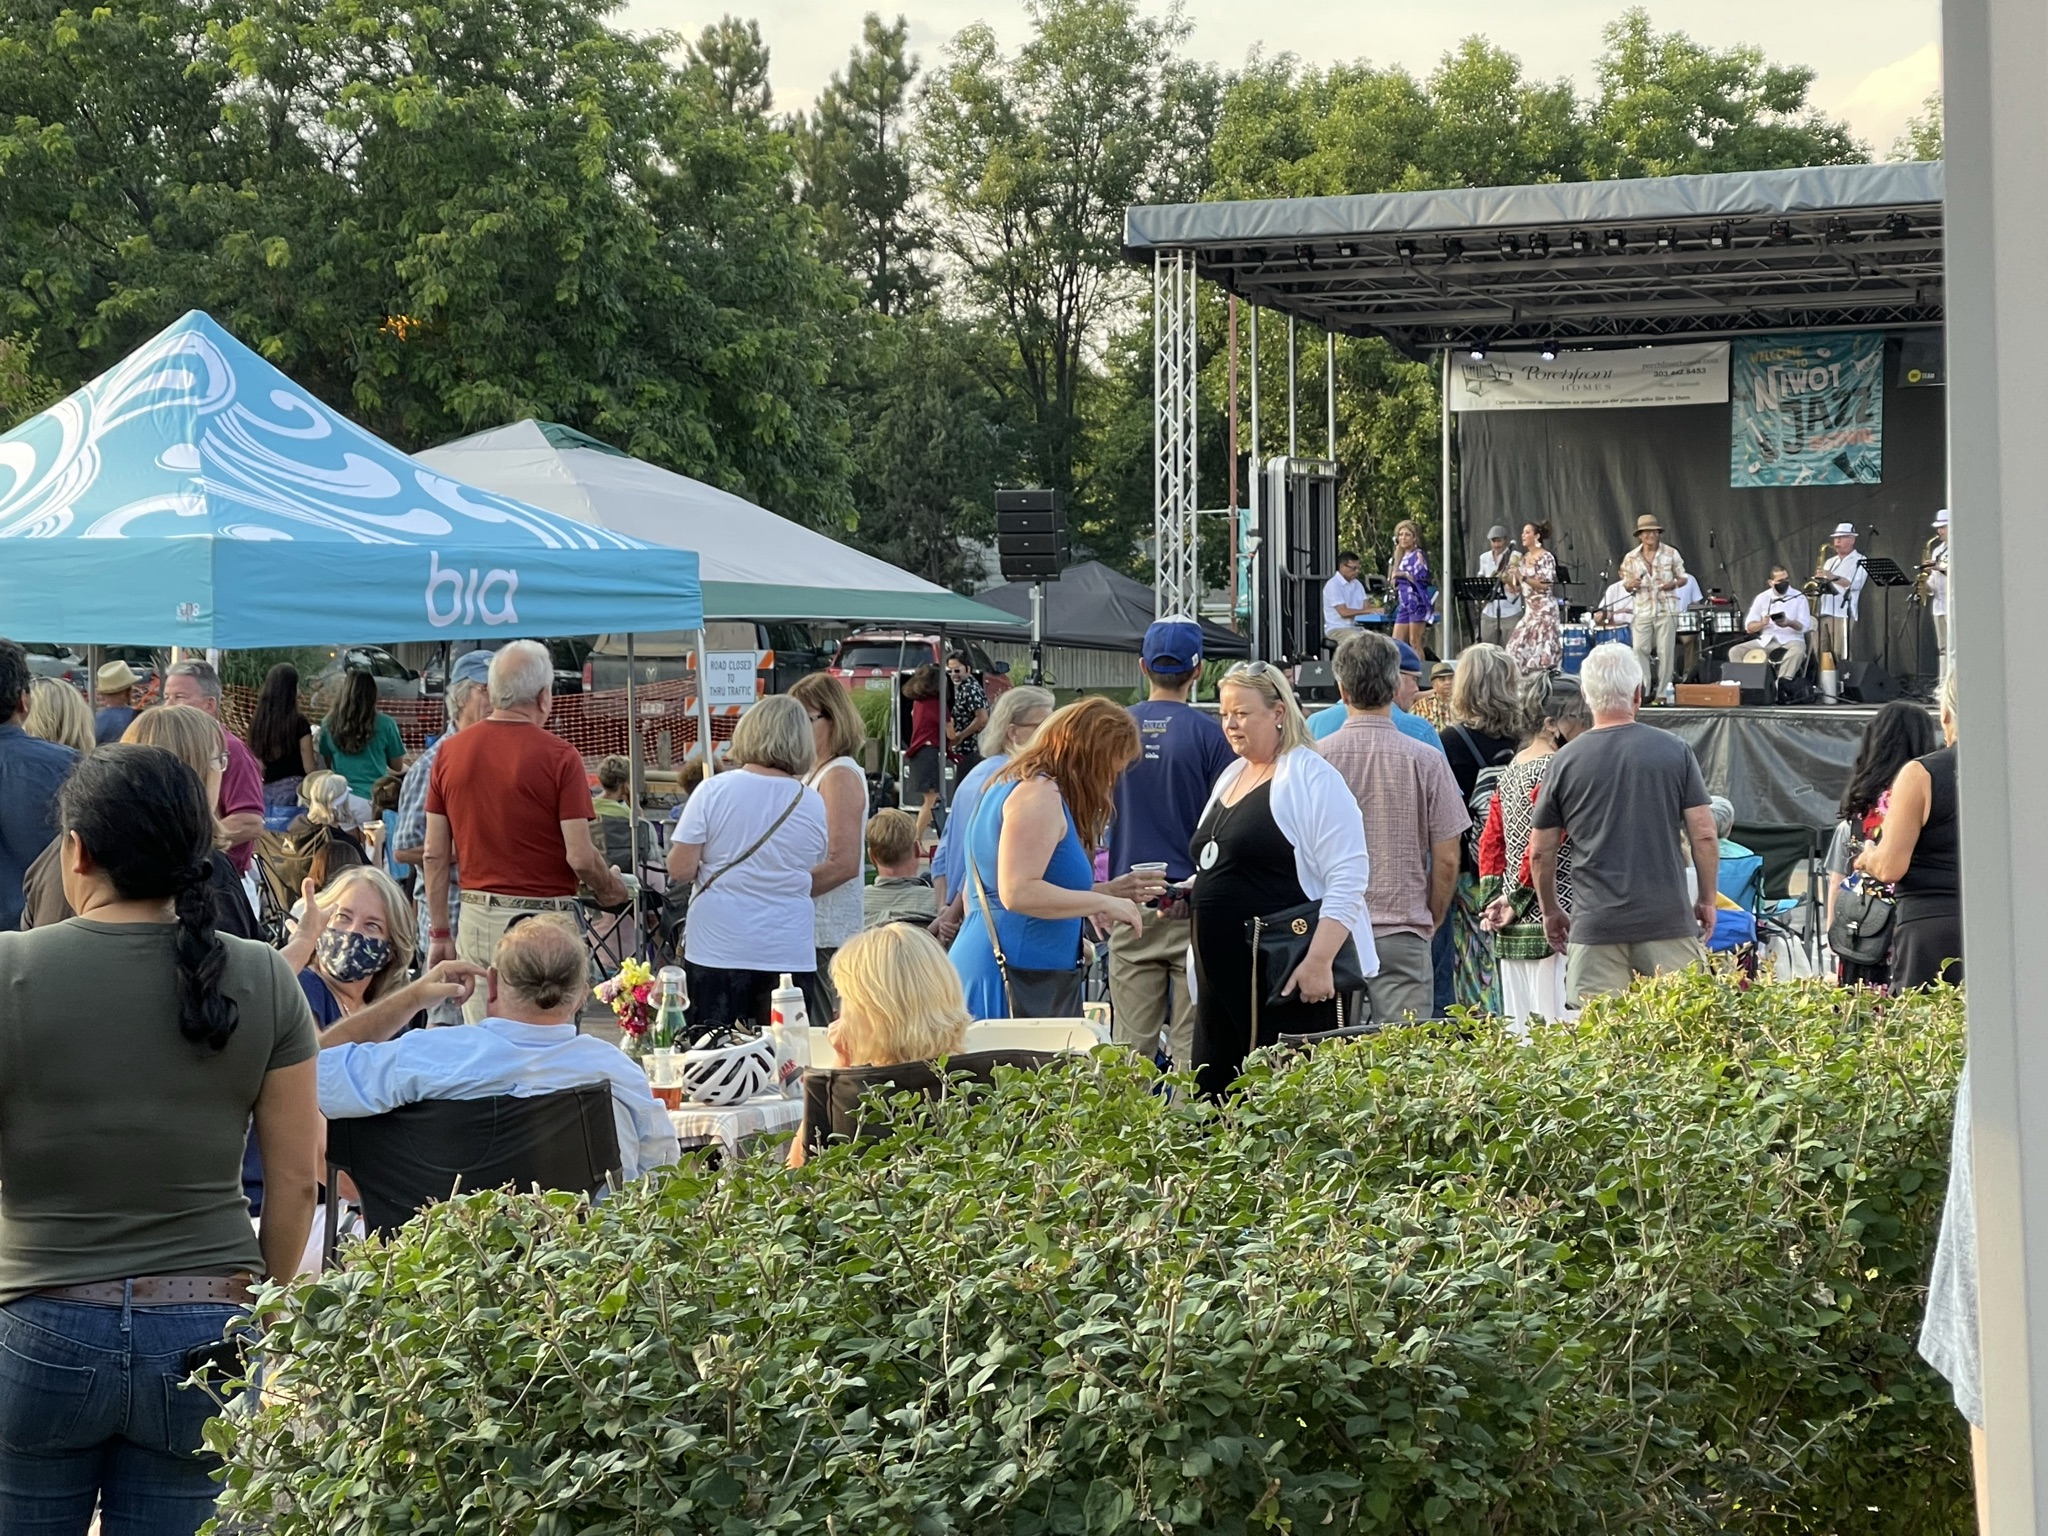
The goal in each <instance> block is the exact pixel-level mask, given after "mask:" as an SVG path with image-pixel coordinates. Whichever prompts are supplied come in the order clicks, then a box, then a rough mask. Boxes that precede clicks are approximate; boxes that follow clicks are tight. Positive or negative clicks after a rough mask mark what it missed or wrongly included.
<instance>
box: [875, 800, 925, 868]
mask: <svg viewBox="0 0 2048 1536" xmlns="http://www.w3.org/2000/svg"><path fill="white" fill-rule="evenodd" d="M867 842H868V859H869V861H870V862H871V863H874V864H878V865H880V864H901V863H902V862H903V861H904V860H905V859H907V858H909V857H910V856H911V855H912V854H914V853H916V852H917V822H916V820H915V819H914V818H912V817H911V816H909V815H908V814H907V813H905V812H903V811H899V810H897V809H896V807H895V806H893V805H885V806H883V807H882V809H881V810H879V811H877V812H875V814H874V815H872V816H870V817H869V818H868V837H867Z"/></svg>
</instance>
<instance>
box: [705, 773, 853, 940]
mask: <svg viewBox="0 0 2048 1536" xmlns="http://www.w3.org/2000/svg"><path fill="white" fill-rule="evenodd" d="M792 797H794V798H795V799H796V801H797V807H796V809H795V810H794V811H791V812H790V815H789V819H788V820H786V821H784V822H783V823H782V825H781V826H779V827H776V828H775V835H774V836H772V837H770V838H769V839H768V841H767V842H765V843H763V844H762V845H761V847H760V849H759V850H758V851H757V852H756V853H755V854H754V855H753V857H751V858H749V859H748V860H747V861H746V862H745V863H744V864H741V865H739V866H738V867H737V868H732V869H727V866H728V865H731V864H732V862H733V861H734V860H735V859H737V858H738V857H739V856H740V855H741V854H743V853H745V852H746V851H747V850H748V849H749V848H752V847H753V846H754V843H755V840H756V839H758V838H759V837H760V836H761V834H762V833H764V832H766V831H767V830H768V828H769V827H770V826H773V825H774V822H775V819H776V818H777V817H778V816H780V815H782V813H783V812H784V811H785V810H788V808H789V803H790V800H791V799H792ZM675 841H677V842H679V843H702V844H703V845H704V855H703V860H702V862H701V863H700V864H699V866H698V869H697V889H696V890H695V891H694V892H693V893H692V894H691V897H690V913H689V918H688V920H687V922H686V923H685V926H684V929H683V955H684V958H686V959H687V960H689V961H690V962H691V963H692V964H693V965H708V966H716V967H718V968H719V969H720V970H730V971H811V970H816V969H817V966H818V944H817V936H816V925H817V918H816V915H815V913H814V911H813V908H812V903H811V870H812V869H813V868H814V867H815V866H817V865H819V864H822V863H824V861H825V854H826V851H827V849H828V848H829V846H830V843H829V840H828V838H827V836H826V832H825V802H824V801H823V800H820V799H819V798H818V792H817V791H816V790H815V789H812V788H810V787H809V786H808V785H804V784H800V783H798V782H797V781H796V780H794V779H786V778H783V777H781V776H779V775H772V774H765V773H752V772H749V771H748V770H747V769H744V768H737V769H733V770H731V771H730V772H726V773H720V774H714V775H713V776H712V777H711V778H710V779H708V780H706V781H705V782H704V783H703V784H702V785H700V786H699V787H698V789H697V791H696V792H695V793H694V794H692V795H691V796H690V798H689V800H688V801H687V802H686V803H685V804H684V806H683V815H682V819H681V820H680V821H678V822H677V823H676V835H675ZM722 869H724V870H726V871H727V872H726V873H724V874H719V871H720V870H722ZM714 877H715V878H714ZM706 879H711V880H712V885H711V889H710V890H708V891H707V890H705V889H704V882H705V881H706Z"/></svg>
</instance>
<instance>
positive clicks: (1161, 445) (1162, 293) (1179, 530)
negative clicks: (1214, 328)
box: [1152, 251, 1202, 617]
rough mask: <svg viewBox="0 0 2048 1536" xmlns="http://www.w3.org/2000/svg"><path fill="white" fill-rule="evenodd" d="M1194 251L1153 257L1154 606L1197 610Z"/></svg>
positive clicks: (1158, 611)
mask: <svg viewBox="0 0 2048 1536" xmlns="http://www.w3.org/2000/svg"><path fill="white" fill-rule="evenodd" d="M1195 282H1196V270H1195V257H1194V253H1193V252H1191V251H1161V252H1159V253H1158V254H1157V255H1156V256H1155V257H1154V259H1153V263H1152V527H1153V532H1154V535H1155V539H1154V543H1155V547H1156V549H1157V551H1158V553H1157V558H1156V560H1155V561H1154V570H1153V577H1152V611H1153V614H1154V615H1155V616H1157V617H1164V616H1165V615H1167V614H1169V613H1181V614H1187V615H1188V616H1190V617H1193V616H1194V615H1196V614H1198V613H1199V612H1200V611H1201V601H1202V582H1201V572H1200V561H1199V555H1200V549H1201V534H1200V526H1201V519H1200V517H1199V516H1198V514H1197V512H1196V507H1197V505H1198V500H1197V497H1196V481H1195V393H1196V392H1195Z"/></svg>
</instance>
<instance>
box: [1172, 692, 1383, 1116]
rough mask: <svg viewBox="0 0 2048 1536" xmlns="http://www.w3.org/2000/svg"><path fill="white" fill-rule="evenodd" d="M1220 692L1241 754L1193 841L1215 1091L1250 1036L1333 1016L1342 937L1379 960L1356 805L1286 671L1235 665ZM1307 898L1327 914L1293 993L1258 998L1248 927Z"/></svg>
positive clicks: (1332, 1024) (1201, 1038)
mask: <svg viewBox="0 0 2048 1536" xmlns="http://www.w3.org/2000/svg"><path fill="white" fill-rule="evenodd" d="M1219 700H1220V704H1221V710H1220V719H1221V721H1222V725H1223V734H1224V737H1225V738H1226V739H1227V740H1228V741H1229V742H1230V747H1231V750H1232V751H1233V752H1235V753H1236V754H1237V756H1238V761H1237V762H1235V763H1233V764H1232V765H1231V766H1230V767H1228V768H1226V769H1224V770H1223V772H1222V774H1221V775H1220V776H1219V777H1218V778H1217V780H1216V786H1215V788H1214V789H1213V790H1212V791H1211V792H1210V796H1209V804H1208V807H1207V808H1206V809H1205V810H1204V811H1203V813H1202V818H1201V820H1200V822H1199V823H1197V825H1196V827H1195V835H1194V839H1193V841H1192V842H1191V843H1190V844H1189V848H1188V855H1189V857H1190V858H1192V859H1193V860H1194V864H1195V878H1194V886H1193V889H1192V890H1191V892H1190V894H1189V898H1188V900H1189V908H1190V915H1191V917H1192V918H1193V925H1192V926H1193V933H1192V938H1193V948H1194V962H1195V974H1194V978H1193V980H1194V993H1195V1030H1194V1035H1195V1042H1194V1044H1195V1048H1194V1057H1195V1076H1196V1080H1197V1081H1198V1082H1199V1083H1200V1085H1201V1088H1202V1091H1203V1092H1204V1093H1206V1094H1210V1095H1212V1096H1213V1095H1220V1094H1221V1093H1222V1092H1223V1091H1224V1090H1225V1089H1227V1088H1228V1087H1229V1086H1230V1084H1231V1082H1232V1081H1233V1080H1235V1078H1236V1077H1237V1074H1238V1071H1239V1069H1240V1067H1241V1066H1242V1065H1243V1063H1244V1058H1245V1056H1246V1054H1247V1053H1248V1052H1249V1051H1250V1050H1251V1049H1252V1048H1253V1047H1254V1046H1259V1045H1270V1044H1272V1043H1273V1041H1274V1040H1275V1039H1277V1038H1278V1037H1279V1036H1280V1035H1281V1034H1283V1033H1285V1034H1314V1033H1317V1032H1319V1031H1321V1030H1327V1029H1334V1028H1336V1027H1337V1024H1338V1017H1339V1014H1338V1005H1337V998H1336V986H1335V983H1334V981H1333V979H1332V975H1331V971H1332V962H1334V960H1335V959H1336V957H1337V953H1338V951H1339V950H1340V949H1341V948H1342V947H1343V945H1344V943H1345V941H1346V940H1347V939H1351V940H1355V941H1356V943H1357V946H1358V955H1359V960H1360V962H1361V965H1362V967H1363V969H1364V971H1365V973H1366V974H1367V975H1371V974H1373V973H1374V972H1375V971H1377V970H1378V968H1379V961H1378V957H1377V956H1376V954H1375V953H1374V951H1373V947H1372V925H1371V922H1370V920H1369V919H1368V917H1367V916H1366V910H1365V886H1366V879H1367V875H1368V873H1369V867H1368V865H1367V862H1366V853H1365V825H1364V821H1363V819H1362V818H1361V817H1360V816H1359V814H1358V802H1357V800H1356V799H1354V798H1353V797H1352V794H1351V790H1350V788H1349V787H1348V786H1347V785H1346V784H1345V782H1344V779H1343V776H1342V775H1341V774H1339V773H1338V772H1337V770H1336V769H1334V768H1332V767H1331V766H1330V765H1329V764H1328V763H1326V762H1324V761H1323V759H1322V758H1321V757H1320V756H1319V755H1318V754H1317V752H1316V750H1315V747H1314V744H1313V743H1312V741H1311V740H1310V738H1309V734H1308V727H1307V725H1306V723H1305V722H1304V721H1303V720H1302V718H1301V710H1300V709H1299V708H1298V707H1297V706H1296V705H1295V702H1294V691H1293V690H1292V689H1291V688H1290V687H1289V686H1288V684H1287V679H1286V677H1285V676H1284V675H1283V674H1282V673H1281V672H1280V671H1279V670H1278V669H1277V668H1275V667H1272V666H1270V665H1268V664H1267V663H1265V662H1248V663H1245V664H1243V665H1241V666H1236V667H1232V668H1231V669H1230V671H1229V672H1228V673H1227V674H1225V676H1224V679H1223V685H1222V687H1221V689H1220V690H1219ZM1310 901H1315V902H1319V903H1320V904H1321V908H1322V913H1321V918H1320V920H1319V921H1318V923H1317V925H1316V931H1315V937H1314V938H1313V940H1312V941H1311V942H1310V945H1309V952H1308V957H1307V958H1306V959H1305V960H1303V961H1302V963H1301V964H1300V965H1299V966H1298V967H1297V968H1296V969H1295V972H1294V974H1293V975H1292V976H1290V977H1289V978H1287V981H1286V984H1285V986H1284V987H1283V989H1282V990H1283V991H1285V992H1286V993H1287V994H1288V995H1289V998H1290V1000H1289V1001H1288V1002H1287V1003H1285V1004H1282V1005H1279V1006H1267V1005H1266V1004H1265V1003H1264V999H1263V996H1261V997H1259V998H1257V999H1255V998H1254V996H1253V966H1252V951H1251V941H1250V939H1249V937H1248V935H1247V933H1246V925H1247V924H1248V923H1250V922H1251V920H1252V919H1253V918H1255V917H1268V916H1271V915H1272V914H1273V913H1275V912H1282V911H1285V910H1286V909H1287V908H1289V907H1297V906H1300V905H1302V904H1303V903H1305V902H1310ZM1264 990H1265V988H1264V985H1263V979H1262V985H1261V987H1260V991H1261V993H1263V992H1264Z"/></svg>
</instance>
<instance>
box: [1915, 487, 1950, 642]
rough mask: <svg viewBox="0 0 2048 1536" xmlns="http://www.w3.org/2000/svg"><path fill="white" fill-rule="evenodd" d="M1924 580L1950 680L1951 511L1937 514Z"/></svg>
mask: <svg viewBox="0 0 2048 1536" xmlns="http://www.w3.org/2000/svg"><path fill="white" fill-rule="evenodd" d="M1920 576H1921V580H1922V581H1924V582H1925V583H1926V585H1927V611H1928V612H1929V613H1931V614H1933V615H1934V648H1935V650H1936V652H1937V653H1938V654H1939V656H1940V658H1941V672H1940V675H1941V676H1942V677H1947V676H1948V508H1947V507H1943V508H1942V509H1941V510H1940V511H1939V512H1937V513H1935V514H1934V537H1933V538H1931V539H1929V540H1928V541H1927V548H1926V550H1925V551H1924V552H1923V554H1922V556H1921V560H1920Z"/></svg>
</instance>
